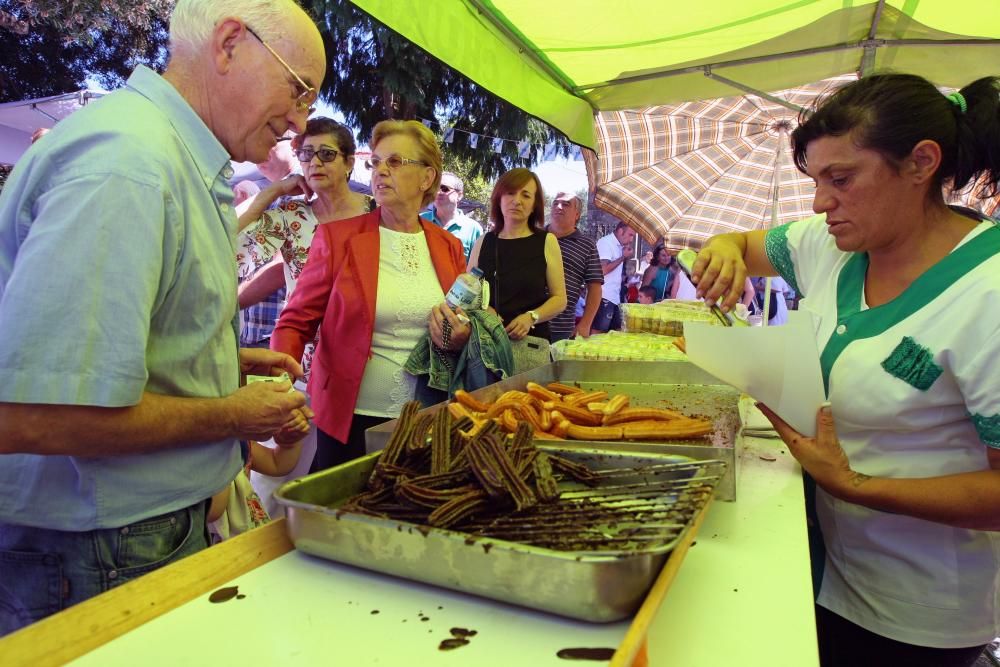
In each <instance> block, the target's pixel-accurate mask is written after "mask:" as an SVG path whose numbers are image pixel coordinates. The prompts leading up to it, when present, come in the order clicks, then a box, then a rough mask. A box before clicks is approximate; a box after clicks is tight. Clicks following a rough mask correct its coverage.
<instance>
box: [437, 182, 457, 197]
mask: <svg viewBox="0 0 1000 667" xmlns="http://www.w3.org/2000/svg"><path fill="white" fill-rule="evenodd" d="M440 189H441V192H443V193H445V194H446V195H450V194H451V193H452V192H457V191H458V188H453V187H451V186H450V185H445V184H444V183H442V184H441V188H440Z"/></svg>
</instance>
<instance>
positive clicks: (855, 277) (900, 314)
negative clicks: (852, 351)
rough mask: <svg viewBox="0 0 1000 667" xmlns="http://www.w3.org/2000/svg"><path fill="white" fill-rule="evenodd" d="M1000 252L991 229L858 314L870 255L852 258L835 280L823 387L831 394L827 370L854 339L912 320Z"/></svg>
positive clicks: (997, 233) (997, 231) (999, 235)
mask: <svg viewBox="0 0 1000 667" xmlns="http://www.w3.org/2000/svg"><path fill="white" fill-rule="evenodd" d="M998 253H1000V227H997V226H993V227H991V228H990V229H987V230H986V231H984V232H983V233H981V234H979V235H978V236H977V237H976V238H974V239H970V240H969V241H968V242H966V243H964V244H963V245H961V246H959V247H958V248H957V249H955V250H954V251H952V252H951V253H950V254H949V255H948V256H947V257H945V258H944V259H942V260H941V261H940V262H938V263H937V264H935V265H934V266H932V267H931V268H929V269H928V270H927V271H925V272H924V273H923V274H922V275H921V276H919V277H918V278H917V279H916V280H914V281H913V282H912V283H911V284H910V286H909V287H907V288H906V289H905V290H903V293H902V294H900V295H899V296H897V297H896V298H895V299H893V300H892V301H890V302H888V303H884V304H882V305H881V306H877V307H875V308H869V309H868V310H864V311H863V310H861V302H862V298H863V296H864V285H865V274H866V273H867V272H868V255H867V254H865V253H857V254H855V255H852V256H851V257H850V259H848V260H847V263H846V264H845V265H844V267H843V268H842V269H841V270H840V275H839V277H838V278H837V326H836V327H835V328H834V330H833V333H832V334H831V335H830V340H828V341H827V343H826V346H825V347H824V348H823V353H822V354H821V355H820V369H821V370H822V372H823V386H824V388H825V389H826V393H827V395H829V393H830V371H831V370H832V369H833V364H834V363H835V362H836V361H837V359H838V358H839V357H840V355H841V353H842V352H843V351H844V350H845V349H846V348H847V346H848V345H850V344H851V343H852V342H854V341H856V340H862V339H865V338H874V337H875V336H878V335H881V334H882V333H885V332H886V331H887V330H889V329H890V328H891V327H893V326H895V325H896V324H899V323H900V322H902V321H903V320H905V319H906V318H908V317H910V316H911V315H913V314H914V313H916V312H917V311H918V310H920V309H921V308H923V307H924V306H926V305H927V304H929V303H930V302H931V301H933V300H934V299H936V298H937V297H938V296H940V295H941V293H943V292H944V291H945V290H946V289H948V288H949V287H951V285H953V284H954V283H955V281H957V280H958V279H959V278H961V277H962V276H964V275H965V274H967V273H969V272H970V271H972V270H973V269H975V268H976V267H977V266H979V265H980V264H982V263H983V262H985V261H986V260H988V259H990V258H991V257H993V256H994V255H996V254H998Z"/></svg>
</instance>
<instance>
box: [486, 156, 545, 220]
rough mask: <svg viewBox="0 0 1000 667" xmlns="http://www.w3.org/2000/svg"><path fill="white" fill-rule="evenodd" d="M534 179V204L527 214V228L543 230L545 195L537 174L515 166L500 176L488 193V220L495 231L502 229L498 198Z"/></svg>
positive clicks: (517, 189)
mask: <svg viewBox="0 0 1000 667" xmlns="http://www.w3.org/2000/svg"><path fill="white" fill-rule="evenodd" d="M532 179H534V180H535V188H536V190H535V205H534V206H532V207H531V214H530V215H529V216H528V228H529V229H530V230H531V231H533V232H535V233H539V232H544V231H545V195H544V194H543V193H542V182H541V181H540V180H538V176H537V174H535V172H533V171H531V170H530V169H525V168H524V167H517V168H515V169H511V170H510V171H508V172H507V173H506V174H504V175H503V176H501V177H500V180H498V181H497V184H496V185H494V186H493V194H491V195H490V220H492V221H493V225H494V226H495V227H496V231H497V233H499V232H500V230H501V229H503V223H504V220H503V211H501V210H500V198H501V197H503V196H504V195H505V194H507V193H510V192H517V191H519V190H520V189H521V188H523V187H524V186H525V185H527V184H528V181H530V180H532Z"/></svg>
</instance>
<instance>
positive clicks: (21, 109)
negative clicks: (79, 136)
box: [0, 90, 106, 164]
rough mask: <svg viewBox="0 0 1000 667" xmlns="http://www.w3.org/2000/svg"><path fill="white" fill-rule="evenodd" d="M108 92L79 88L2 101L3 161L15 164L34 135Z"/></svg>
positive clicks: (0, 135) (0, 138) (0, 147)
mask: <svg viewBox="0 0 1000 667" xmlns="http://www.w3.org/2000/svg"><path fill="white" fill-rule="evenodd" d="M105 94H106V93H105V92H104V91H102V90H78V91H76V92H73V93H64V94H62V95H53V96H52V97H40V98H38V99H34V100H21V101H19V102H7V103H6V104H0V164H14V163H15V162H17V159H18V158H19V157H21V154H22V153H24V151H26V150H28V146H30V145H31V134H32V132H34V131H35V130H37V129H38V128H40V127H49V128H51V127H52V126H53V125H55V124H56V123H57V122H58V121H60V120H62V119H63V118H65V117H66V116H68V115H70V114H71V113H73V112H74V111H76V110H77V109H79V108H81V107H83V106H86V105H87V103H88V102H90V101H91V100H93V99H97V98H98V97H101V96H102V95H105Z"/></svg>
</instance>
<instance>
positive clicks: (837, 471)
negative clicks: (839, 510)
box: [757, 403, 871, 502]
mask: <svg viewBox="0 0 1000 667" xmlns="http://www.w3.org/2000/svg"><path fill="white" fill-rule="evenodd" d="M757 407H758V408H759V409H760V411H761V412H763V413H764V416H765V417H767V418H768V419H769V420H770V422H771V424H773V425H774V430H775V431H777V432H778V435H780V436H781V439H782V440H784V441H785V444H786V445H788V451H789V452H791V454H792V456H794V457H795V458H796V460H797V461H798V462H799V463H800V464H801V465H802V468H803V469H804V470H805V471H806V472H808V473H809V474H810V475H812V477H813V479H815V480H816V483H817V484H818V485H820V486H821V487H823V489H824V490H826V491H827V492H828V493H829V494H831V495H833V496H836V497H837V498H840V499H841V500H846V501H848V502H853V501H852V497H853V495H854V494H855V492H856V491H857V488H858V487H859V486H861V485H862V484H864V483H865V482H866V481H868V480H869V479H871V478H870V477H869V476H868V475H864V474H862V473H859V472H855V471H854V470H851V462H850V461H849V460H848V459H847V454H845V453H844V449H843V448H842V447H841V446H840V440H839V439H838V438H837V431H836V430H835V429H834V425H833V412H832V411H831V409H830V405H829V404H828V403H827V404H825V405H823V406H822V407H821V408H820V409H819V412H817V413H816V437H815V438H807V437H806V436H804V435H802V434H801V433H799V432H798V431H796V430H795V429H793V428H792V427H791V426H789V425H788V423H787V422H785V420H783V419H782V418H781V417H779V416H778V415H776V414H775V413H774V412H772V411H771V410H770V409H769V408H768V407H767V406H765V405H762V404H760V403H758V404H757Z"/></svg>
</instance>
